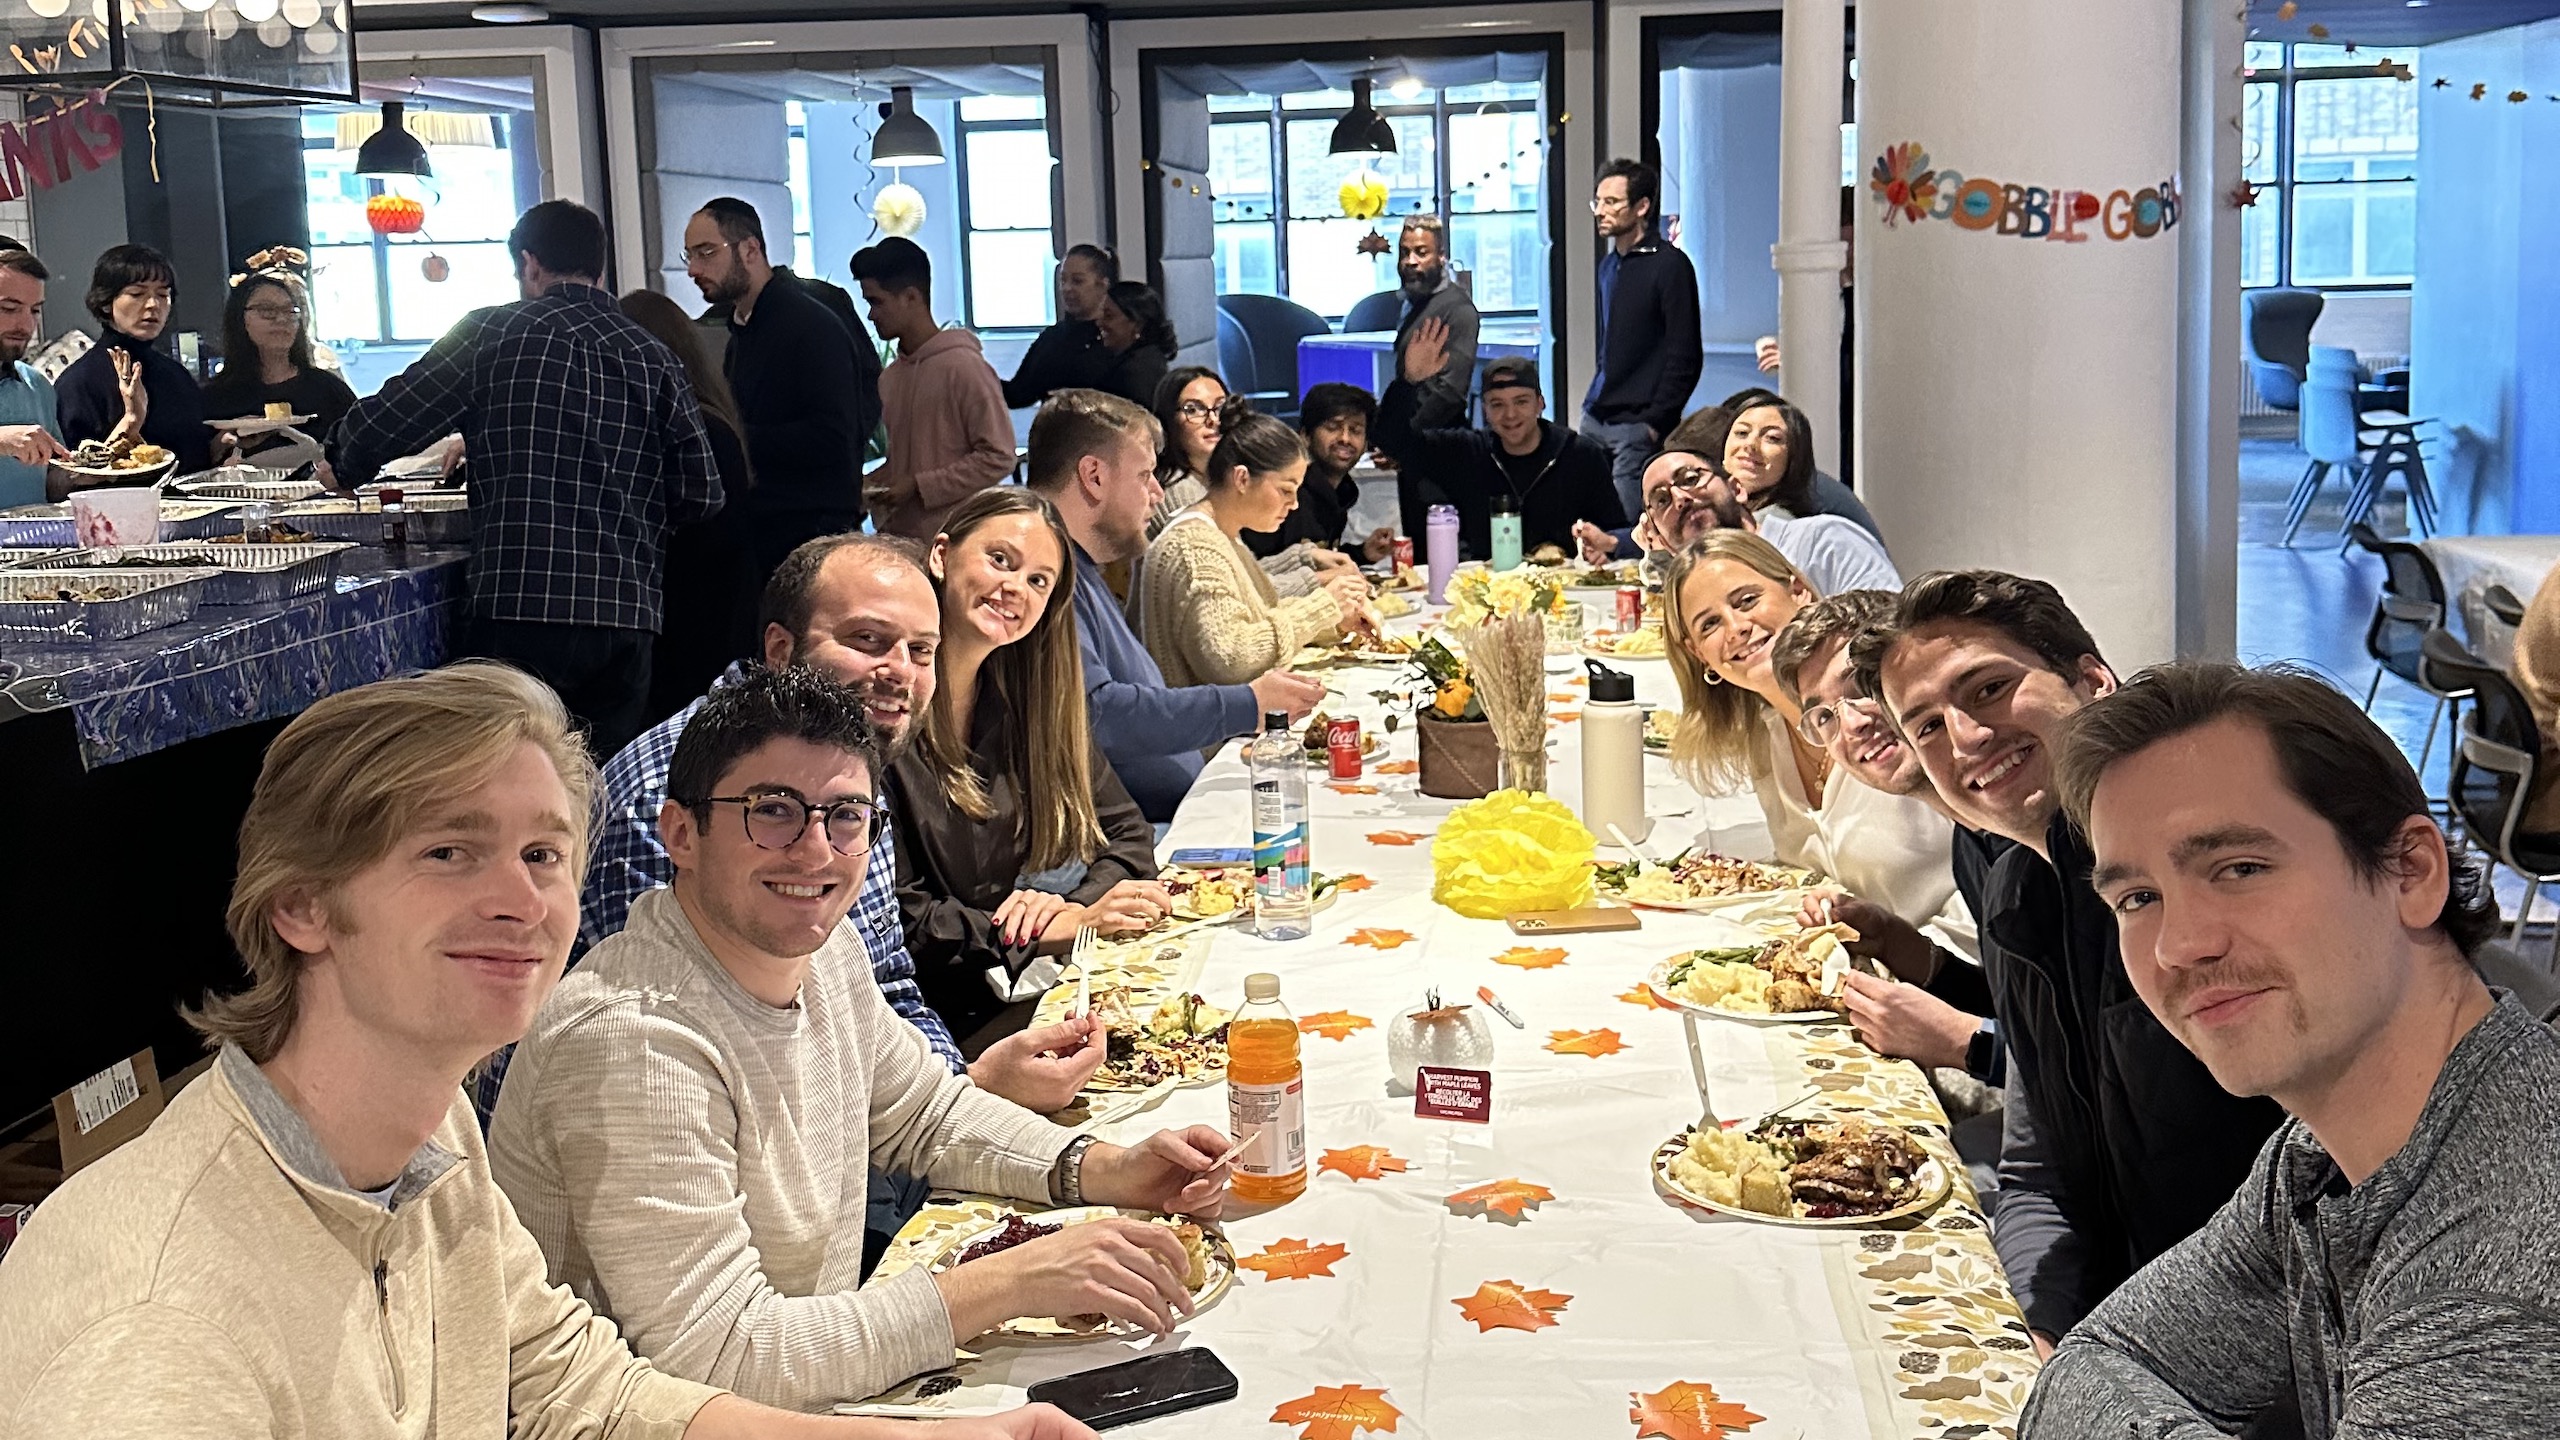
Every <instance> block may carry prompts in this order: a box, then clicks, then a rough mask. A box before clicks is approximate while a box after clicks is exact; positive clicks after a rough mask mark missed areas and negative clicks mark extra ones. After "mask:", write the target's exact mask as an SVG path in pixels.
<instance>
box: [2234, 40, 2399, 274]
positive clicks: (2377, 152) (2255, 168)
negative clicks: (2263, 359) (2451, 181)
mask: <svg viewBox="0 0 2560 1440" xmlns="http://www.w3.org/2000/svg"><path fill="white" fill-rule="evenodd" d="M2385 60H2399V61H2401V62H2402V63H2409V64H2414V63H2415V60H2416V51H2415V50H2414V49H2413V50H2410V51H2408V52H2407V53H2405V54H2401V55H2391V54H2389V53H2388V52H2386V51H2372V50H2365V51H2359V52H2358V53H2357V54H2355V55H2352V56H2351V55H2349V54H2348V53H2347V52H2346V49H2345V47H2343V46H2338V45H2272V44H2252V45H2250V46H2249V47H2248V54H2247V63H2248V67H2249V75H2248V85H2247V87H2246V91H2245V94H2244V97H2243V98H2244V103H2243V105H2242V109H2241V159H2242V165H2243V169H2242V173H2243V174H2244V175H2246V176H2247V177H2248V178H2249V180H2250V181H2252V182H2253V183H2255V184H2257V185H2258V186H2260V187H2261V190H2260V193H2259V196H2258V201H2257V203H2256V204H2255V205H2253V206H2252V207H2250V208H2249V210H2248V211H2246V212H2245V213H2244V214H2243V215H2242V217H2241V239H2240V245H2241V283H2243V284H2244V285H2305V286H2317V287H2321V288H2324V289H2349V288H2357V287H2397V286H2404V285H2407V284H2408V283H2409V282H2410V281H2411V280H2413V279H2414V278H2416V274H2417V225H2418V84H2417V82H2414V81H2405V80H2400V79H2397V78H2395V77H2393V76H2391V75H2387V74H2381V73H2378V67H2379V66H2380V65H2381V64H2382V63H2383V62H2384V61H2385Z"/></svg>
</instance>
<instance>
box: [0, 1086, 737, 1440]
mask: <svg viewBox="0 0 2560 1440" xmlns="http://www.w3.org/2000/svg"><path fill="white" fill-rule="evenodd" d="M453 1099H454V1103H453V1108H452V1110H450V1111H449V1112H447V1113H446V1115H445V1119H444V1123H443V1124H442V1125H441V1126H439V1127H438V1128H437V1130H436V1133H435V1137H434V1138H433V1139H432V1140H430V1141H429V1142H428V1143H427V1145H425V1146H424V1147H423V1148H421V1149H420V1150H419V1151H418V1154H417V1156H416V1157H415V1158H414V1159H412V1160H411V1161H410V1163H409V1166H408V1169H407V1171H406V1172H404V1173H403V1175H402V1176H401V1179H400V1181H399V1184H398V1186H397V1187H396V1188H395V1189H394V1190H393V1192H392V1195H391V1203H390V1207H389V1208H388V1209H386V1208H385V1207H384V1206H383V1205H382V1204H380V1203H378V1202H376V1201H375V1200H373V1199H371V1198H369V1197H367V1196H363V1195H359V1194H357V1193H356V1192H354V1191H352V1190H349V1189H348V1188H347V1187H346V1183H345V1181H344V1180H343V1179H342V1178H341V1177H340V1176H339V1174H338V1172H337V1168H336V1167H335V1166H334V1165H332V1164H331V1163H330V1162H329V1159H328V1156H327V1154H326V1152H324V1151H322V1150H321V1148H320V1146H319V1143H318V1141H317V1140H315V1139H314V1138H312V1135H311V1132H310V1129H309V1127H308V1126H307V1125H304V1124H303V1123H302V1121H301V1119H300V1117H299V1116H298V1115H296V1114H295V1113H294V1112H293V1111H292V1109H291V1107H289V1106H288V1105H286V1103H285V1102H284V1100H283V1098H282V1097H281V1096H279V1095H278V1094H277V1093H276V1091H275V1088H274V1087H273V1086H272V1085H270V1084H268V1082H267V1080H266V1077H265V1076H264V1075H262V1074H261V1073H259V1071H258V1068H257V1066H255V1065H254V1064H252V1063H250V1061H249V1058H248V1057H247V1056H246V1055H244V1054H242V1053H241V1052H240V1051H238V1050H236V1049H233V1050H225V1051H224V1052H223V1053H222V1059H221V1061H220V1062H219V1063H218V1064H216V1065H215V1066H214V1068H213V1069H212V1070H211V1071H210V1072H209V1073H207V1074H206V1075H205V1076H204V1077H203V1078H202V1079H200V1080H198V1081H196V1082H195V1083H194V1084H192V1085H190V1086H188V1087H187V1088H186V1089H185V1090H184V1091H183V1092H181V1093H180V1094H179V1096H178V1098H177V1099H176V1100H174V1101H172V1102H171V1103H170V1106H169V1109H168V1110H167V1112H166V1113H164V1114H162V1115H161V1117H160V1118H159V1119H158V1120H156V1121H154V1122H152V1126H151V1128H150V1129H149V1130H148V1131H146V1132H145V1133H144V1134H143V1135H142V1136H141V1138H139V1139H137V1140H135V1141H133V1142H132V1143H130V1144H128V1145H126V1146H124V1147H123V1148H122V1149H120V1150H118V1151H116V1152H115V1153H114V1154H112V1155H109V1156H108V1157H107V1158H105V1159H104V1160H101V1161H99V1162H98V1163H97V1164H95V1165H92V1166H90V1167H89V1168H88V1169H86V1170H83V1171H81V1172H80V1173H79V1174H77V1175H74V1176H72V1177H71V1179H70V1181H69V1182H68V1183H66V1184H64V1185H63V1187H62V1188H61V1189H60V1190H57V1191H55V1192H54V1194H53V1197H52V1198H51V1199H49V1200H47V1201H45V1203H44V1204H43V1205H42V1206H41V1207H39V1208H38V1209H37V1211H36V1214H35V1218H34V1221H33V1223H32V1224H30V1225H29V1226H28V1227H27V1230H26V1233H25V1234H24V1235H23V1236H21V1237H20V1238H19V1240H18V1243H17V1244H16V1245H14V1246H12V1247H11V1248H10V1250H9V1254H8V1258H7V1260H6V1262H5V1263H0V1435H5V1436H20V1435H24V1436H39V1435H42V1436H75V1435H76V1436H82V1437H88V1440H99V1437H119V1440H120V1437H131V1440H164V1437H168V1436H176V1435H184V1436H188V1437H190V1440H206V1437H210V1440H253V1437H254V1440H303V1437H309V1440H339V1437H345V1436H370V1437H391V1436H401V1437H411V1440H426V1437H444V1440H460V1437H463V1436H497V1435H517V1436H528V1437H529V1436H542V1437H544V1440H565V1437H571V1436H610V1437H614V1440H678V1437H679V1436H681V1435H683V1433H684V1430H685V1427H686V1426H687V1425H689V1424H691V1423H692V1421H693V1415H694V1412H695V1411H697V1410H699V1409H701V1408H702V1406H703V1404H704V1402H706V1401H708V1400H710V1399H711V1398H712V1397H713V1396H714V1395H716V1394H718V1393H719V1392H717V1391H715V1390H711V1389H708V1388H706V1387H704V1386H701V1385H697V1384H693V1383H691V1382H689V1381H684V1380H678V1379H676V1378H675V1377H674V1376H672V1375H666V1374H661V1373H659V1372H658V1371H656V1370H653V1369H652V1368H650V1366H649V1364H648V1363H647V1362H646V1361H642V1360H635V1359H633V1358H632V1355H631V1351H630V1350H629V1349H628V1348H626V1347H625V1346H624V1345H623V1343H622V1339H621V1337H620V1336H618V1335H616V1334H615V1333H614V1329H613V1326H612V1325H610V1324H608V1323H606V1322H605V1321H604V1320H603V1319H601V1318H599V1317H598V1316H597V1315H596V1314H595V1313H594V1312H593V1311H591V1310H589V1309H588V1308H587V1306H586V1305H585V1304H583V1303H581V1302H580V1301H578V1300H576V1299H574V1298H572V1297H571V1296H570V1294H569V1293H568V1292H567V1291H565V1290H561V1289H558V1288H555V1287H553V1286H551V1285H549V1284H546V1283H545V1282H544V1280H543V1264H542V1252H541V1251H539V1250H538V1249H536V1248H535V1247H534V1242H533V1237H532V1236H530V1235H528V1234H526V1233H525V1230H524V1227H523V1226H522V1225H520V1224H518V1223H517V1222H516V1216H515V1212H514V1211H513V1210H511V1209H509V1208H508V1206H507V1199H506V1197H505V1196H504V1195H502V1194H500V1193H499V1192H498V1187H497V1186H496V1185H495V1184H493V1183H491V1181H490V1178H489V1164H488V1160H487V1157H486V1156H485V1155H484V1154H483V1153H482V1151H481V1147H480V1127H479V1124H478V1122H477V1120H476V1118H475V1116H474V1114H473V1112H472V1109H471V1102H470V1100H469V1098H468V1097H466V1096H465V1095H464V1094H463V1093H462V1092H461V1091H460V1090H458V1089H457V1090H456V1091H455V1092H454V1097H453Z"/></svg>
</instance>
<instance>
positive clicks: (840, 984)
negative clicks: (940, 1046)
mask: <svg viewBox="0 0 2560 1440" xmlns="http://www.w3.org/2000/svg"><path fill="white" fill-rule="evenodd" d="M1074 1138H1075V1135H1074V1132H1073V1131H1070V1130H1066V1129H1063V1128H1060V1127H1059V1126H1055V1125H1052V1124H1050V1123H1049V1122H1048V1121H1047V1120H1044V1119H1042V1118H1041V1117H1040V1116H1037V1115H1034V1114H1032V1113H1031V1112H1030V1111H1028V1110H1025V1109H1022V1108H1021V1107H1020V1106H1017V1105H1014V1104H1012V1103H1010V1102H1008V1101H1004V1100H1000V1099H997V1098H996V1097H994V1096H992V1095H989V1094H987V1093H985V1092H984V1091H981V1090H979V1089H977V1088H975V1087H974V1086H972V1085H971V1084H970V1083H969V1081H968V1078H967V1077H966V1076H962V1075H954V1074H952V1073H951V1070H950V1068H949V1067H947V1066H945V1065H943V1064H942V1063H941V1062H940V1061H939V1060H936V1059H935V1058H934V1055H933V1051H932V1049H931V1047H929V1046H928V1045H927V1044H926V1043H925V1039H924V1035H923V1034H922V1032H920V1031H918V1030H917V1029H916V1028H915V1027H914V1026H912V1025H909V1024H907V1023H906V1022H905V1021H903V1020H900V1019H899V1018H898V1016H897V1014H896V1012H894V1011H892V1010H891V1009H890V1008H889V1005H888V1002H887V1001H885V1000H883V999H881V998H880V987H879V985H878V983H877V982H875V981H874V980H873V979H872V977H871V965H870V963H869V961H868V960H867V959H866V958H865V957H864V955H863V952H862V944H861V941H860V940H859V939H858V938H856V936H855V934H854V931H853V929H852V927H850V926H844V925H839V926H837V927H836V930H835V933H834V934H833V935H832V936H831V937H830V938H829V939H828V941H827V943H826V945H825V946H824V947H823V948H821V949H820V950H819V951H818V953H817V954H816V955H815V956H813V957H811V959H810V962H809V974H808V978H807V980H805V981H804V982H803V983H802V985H801V987H800V1003H799V1004H798V1006H797V1007H796V1008H793V1009H790V1010H777V1009H774V1008H773V1007H772V1006H769V1005H766V1004H765V1003H763V1002H762V1001H760V1000H757V999H756V998H755V997H754V996H752V995H749V994H748V993H747V992H746V991H745V990H744V989H742V988H740V986H739V985H738V983H737V981H736V980H735V979H733V978H731V976H730V975H729V972H727V971H726V970H723V969H722V968H721V967H720V963H719V962H718V961H717V960H714V959H713V958H712V956H711V952H710V951H709V950H707V949H705V948H704V947H703V944H702V942H701V940H700V939H699V938H697V936H696V935H695V933H694V929H693V926H692V923H691V922H690V921H689V920H688V919H687V917H686V915H685V913H684V908H683V906H682V905H680V904H679V903H678V902H677V901H676V898H675V896H674V894H673V892H671V891H667V890H653V891H651V892H649V893H648V894H646V895H643V896H641V897H640V900H639V902H638V903H637V904H635V905H633V906H632V909H631V920H630V923H629V925H628V926H627V927H626V928H625V929H624V930H623V932H622V933H621V934H620V935H617V936H615V937H614V938H613V939H610V940H607V941H606V942H604V943H603V944H602V945H599V946H597V947H596V948H595V949H594V950H593V951H591V952H589V953H588V955H587V958H586V959H585V961H584V962H582V963H581V964H580V965H579V966H578V968H577V969H575V970H573V971H571V972H570V973H569V975H568V977H567V978H566V979H564V980H563V981H561V983H560V988H559V989H558V990H557V991H555V992H553V994H552V996H551V998H550V999H549V1000H548V1001H547V1002H545V1003H544V1005H543V1007H542V1013H541V1014H540V1015H539V1016H537V1017H536V1018H535V1020H534V1026H533V1031H532V1033H531V1034H529V1035H527V1036H526V1037H525V1040H524V1043H523V1044H522V1045H520V1046H518V1047H517V1048H516V1054H515V1059H514V1061H513V1063H512V1064H511V1065H510V1066H509V1067H508V1070H507V1082H506V1088H505V1090H504V1091H503V1092H502V1093H501V1094H500V1096H499V1098H498V1109H497V1113H496V1115H495V1116H494V1117H492V1119H491V1121H490V1125H489V1153H490V1162H491V1165H492V1167H493V1168H494V1169H495V1170H496V1172H497V1176H498V1183H499V1184H500V1185H502V1186H504V1187H505V1189H506V1192H507V1195H508V1197H509V1198H510V1199H512V1200H514V1201H515V1204H516V1208H517V1210H518V1212H519V1213H521V1214H522V1215H523V1216H524V1221H525V1225H526V1227H527V1228H528V1229H530V1230H532V1232H533V1234H534V1238H535V1239H537V1240H538V1241H540V1242H541V1245H542V1253H543V1254H544V1255H545V1256H547V1257H548V1258H549V1260H550V1262H551V1277H552V1279H554V1280H556V1281H558V1282H560V1283H563V1284H566V1285H568V1286H569V1287H570V1288H571V1289H572V1290H573V1291H575V1292H576V1293H577V1294H578V1295H580V1296H582V1297H584V1298H586V1299H587V1300H588V1301H589V1302H590V1303H592V1304H593V1305H595V1307H596V1308H597V1309H598V1310H601V1311H603V1312H605V1313H606V1314H609V1315H611V1316H613V1317H614V1318H615V1319H616V1320H617V1321H618V1322H619V1323H620V1324H621V1325H622V1327H623V1329H624V1331H625V1333H627V1334H629V1335H630V1336H631V1342H632V1344H633V1345H634V1346H636V1347H638V1348H639V1349H640V1350H641V1351H642V1352H643V1353H645V1354H647V1355H649V1356H650V1357H651V1358H652V1359H653V1360H655V1361H656V1362H657V1363H658V1364H659V1365H660V1366H661V1367H663V1368H664V1369H666V1370H668V1371H671V1372H673V1373H675V1374H678V1375H683V1376H687V1377H689V1378H692V1379H697V1380H703V1381H706V1382H708V1383H710V1384H715V1385H720V1386H722V1387H724V1388H726V1389H731V1390H735V1391H736V1392H738V1393H739V1394H741V1395H744V1396H746V1397H747V1398H748V1399H751V1400H761V1401H763V1402H764V1403H766V1404H768V1405H780V1406H784V1407H786V1408H790V1409H796V1410H822V1409H825V1408H826V1407H828V1406H830V1405H834V1404H837V1403H840V1402H843V1401H851V1400H860V1399H864V1398H866V1397H868V1396H871V1395H874V1394H877V1393H879V1392H880V1391H882V1390H885V1389H887V1388H889V1387H890V1386H891V1385H894V1384H896V1383H897V1382H899V1381H901V1380H904V1379H906V1378H907V1377H908V1376H910V1375H914V1374H918V1373H920V1372H922V1371H926V1370H931V1369H934V1368H936V1367H938V1366H942V1365H947V1364H949V1363H951V1351H952V1341H953V1336H952V1334H951V1319H950V1316H949V1314H948V1313H946V1312H945V1311H944V1309H943V1306H942V1296H941V1293H940V1292H939V1291H938V1290H936V1289H935V1288H934V1284H933V1280H932V1277H931V1276H930V1275H928V1274H927V1273H925V1272H924V1271H923V1270H921V1269H918V1270H912V1271H909V1272H906V1273H904V1274H901V1275H899V1276H897V1277H896V1278H894V1279H891V1280H889V1281H887V1282H885V1283H882V1284H880V1285H876V1286H873V1287H871V1288H869V1289H857V1288H856V1286H857V1285H858V1284H859V1283H860V1278H861V1271H862V1230H863V1218H864V1216H863V1203H864V1199H865V1190H866V1187H867V1182H868V1170H869V1166H870V1165H871V1164H872V1163H873V1162H877V1163H878V1164H879V1165H880V1166H881V1167H882V1168H884V1169H887V1170H892V1171H896V1172H899V1173H902V1174H909V1175H923V1176H926V1177H928V1178H929V1179H931V1180H932V1181H933V1182H934V1183H935V1184H936V1185H940V1186H948V1187H952V1188H956V1189H961V1190H976V1191H983V1192H987V1193H991V1194H1000V1195H1015V1196H1021V1197H1024V1198H1029V1199H1045V1198H1046V1196H1047V1195H1048V1181H1049V1170H1050V1167H1051V1166H1052V1165H1053V1164H1054V1163H1055V1162H1056V1160H1057V1156H1058V1152H1059V1151H1061V1150H1064V1149H1065V1148H1066V1146H1067V1142H1068V1141H1070V1140H1072V1139H1074ZM715 1376H716V1377H718V1378H716V1379H714V1378H712V1377H715Z"/></svg>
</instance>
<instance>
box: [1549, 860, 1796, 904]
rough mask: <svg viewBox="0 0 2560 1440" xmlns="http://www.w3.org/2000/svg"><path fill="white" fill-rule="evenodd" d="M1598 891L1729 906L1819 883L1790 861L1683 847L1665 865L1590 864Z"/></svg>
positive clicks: (1642, 900) (1634, 900)
mask: <svg viewBox="0 0 2560 1440" xmlns="http://www.w3.org/2000/svg"><path fill="white" fill-rule="evenodd" d="M1591 878H1592V881H1593V883H1594V884H1596V885H1597V886H1598V887H1599V889H1600V893H1602V894H1603V895H1607V896H1610V897H1612V898H1615V899H1620V900H1624V901H1626V902H1627V903H1628V904H1630V905H1642V906H1645V907H1647V908H1648V909H1654V910H1696V911H1709V912H1716V911H1728V910H1739V909H1748V908H1750V907H1752V906H1755V905H1759V904H1762V903H1765V902H1768V901H1773V900H1779V899H1783V898H1786V897H1787V896H1788V895H1789V894H1790V892H1793V891H1798V890H1804V889H1808V888H1810V887H1812V886H1814V885H1818V884H1820V883H1822V877H1821V876H1819V875H1816V874H1814V873H1813V872H1812V871H1810V870H1802V869H1798V868H1797V867H1795V866H1793V865H1772V864H1769V863H1767V862H1765V861H1759V860H1737V859H1735V858H1734V857H1732V856H1730V855H1718V854H1716V853H1714V852H1713V851H1708V850H1683V851H1681V852H1680V853H1679V854H1678V855H1676V856H1674V857H1673V858H1672V860H1671V862H1670V863H1669V864H1667V865H1666V864H1662V863H1660V862H1657V861H1652V860H1622V861H1618V862H1616V863H1614V864H1604V865H1599V866H1596V867H1594V868H1593V871H1592V876H1591Z"/></svg>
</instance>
